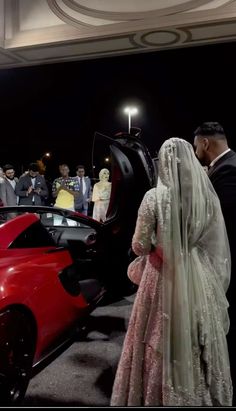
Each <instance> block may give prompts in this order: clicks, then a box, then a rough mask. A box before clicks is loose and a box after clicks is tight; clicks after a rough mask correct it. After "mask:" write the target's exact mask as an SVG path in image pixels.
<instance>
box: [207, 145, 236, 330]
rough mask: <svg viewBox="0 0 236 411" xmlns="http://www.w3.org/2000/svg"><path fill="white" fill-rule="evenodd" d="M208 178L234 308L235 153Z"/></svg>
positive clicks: (211, 171)
mask: <svg viewBox="0 0 236 411" xmlns="http://www.w3.org/2000/svg"><path fill="white" fill-rule="evenodd" d="M208 176H209V178H210V180H211V182H212V185H213V187H214V189H215V191H216V193H217V194H218V197H219V199H220V203H221V209H222V212H223V216H224V219H225V224H226V229H227V234H228V239H229V244H230V250H231V260H232V270H231V272H232V275H231V282H230V287H229V290H228V293H227V296H228V299H229V302H230V304H231V305H234V306H235V307H236V153H235V152H234V151H232V150H230V151H229V152H228V153H226V154H225V155H224V156H223V157H221V158H220V159H219V160H218V161H217V162H216V163H215V165H214V166H212V167H211V168H210V169H209V171H208ZM216 253H217V250H216ZM231 321H232V318H231ZM235 322H236V319H235Z"/></svg>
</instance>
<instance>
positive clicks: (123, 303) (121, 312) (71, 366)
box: [23, 295, 134, 407]
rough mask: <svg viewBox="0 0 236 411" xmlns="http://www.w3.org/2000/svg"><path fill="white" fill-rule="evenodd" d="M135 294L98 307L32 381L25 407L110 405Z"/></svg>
mask: <svg viewBox="0 0 236 411" xmlns="http://www.w3.org/2000/svg"><path fill="white" fill-rule="evenodd" d="M133 301H134V295H132V296H129V297H125V298H123V299H122V300H120V301H118V302H115V303H112V304H109V305H107V306H101V307H98V308H97V309H96V310H95V311H94V312H93V313H92V314H91V316H90V318H89V322H88V328H87V332H86V335H85V336H84V337H83V338H82V337H79V338H78V339H77V340H76V341H75V342H74V343H73V344H72V345H71V346H70V347H69V348H68V349H67V350H66V351H64V352H63V353H62V354H61V355H60V356H59V357H58V358H56V359H55V360H54V361H53V362H52V363H51V364H50V365H48V366H47V367H46V368H45V369H44V370H43V371H41V372H40V373H39V374H38V375H36V376H35V377H34V378H33V379H32V380H31V382H30V384H29V387H28V390H27V393H26V397H25V401H24V404H23V405H24V406H31V407H32V406H33V407H36V406H39V407H41V406H45V407H46V406H49V407H50V406H51V407H54V406H55V407H56V406H61V407H63V406H64V407H70V406H76V407H78V406H101V407H104V406H109V402H110V396H111V390H112V385H113V381H114V376H115V371H116V367H117V364H118V360H119V356H120V353H121V348H122V344H123V340H124V335H125V331H126V329H127V325H128V320H129V316H130V313H131V309H132V305H133Z"/></svg>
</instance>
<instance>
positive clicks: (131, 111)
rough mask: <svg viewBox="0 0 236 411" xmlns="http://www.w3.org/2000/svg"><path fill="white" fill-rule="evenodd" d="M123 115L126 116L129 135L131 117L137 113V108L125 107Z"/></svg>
mask: <svg viewBox="0 0 236 411" xmlns="http://www.w3.org/2000/svg"><path fill="white" fill-rule="evenodd" d="M124 112H125V114H128V132H129V133H130V129H131V117H132V116H134V115H135V114H137V113H138V109H137V107H125V109H124Z"/></svg>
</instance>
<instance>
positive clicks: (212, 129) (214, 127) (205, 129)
mask: <svg viewBox="0 0 236 411" xmlns="http://www.w3.org/2000/svg"><path fill="white" fill-rule="evenodd" d="M194 135H195V136H214V137H215V138H218V139H225V138H226V136H225V131H224V129H223V127H222V126H221V124H220V123H217V122H216V121H215V122H214V121H209V122H205V123H202V124H201V125H200V126H199V127H198V128H197V129H196V130H195V131H194Z"/></svg>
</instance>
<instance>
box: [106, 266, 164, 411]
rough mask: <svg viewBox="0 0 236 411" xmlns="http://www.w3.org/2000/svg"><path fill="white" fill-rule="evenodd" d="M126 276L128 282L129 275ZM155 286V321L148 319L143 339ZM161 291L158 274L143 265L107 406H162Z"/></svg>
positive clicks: (159, 275) (160, 280) (150, 267)
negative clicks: (147, 332) (156, 299)
mask: <svg viewBox="0 0 236 411" xmlns="http://www.w3.org/2000/svg"><path fill="white" fill-rule="evenodd" d="M147 260H148V258H147ZM133 275H134V277H133V279H134V280H135V281H134V282H135V283H137V276H139V273H137V272H136V273H134V272H133ZM129 276H130V278H131V277H132V274H131V275H129ZM131 279H132V278H131ZM155 284H156V286H157V290H158V292H159V294H160V298H159V299H158V304H157V312H156V313H155V318H153V319H151V320H150V321H151V323H149V330H150V331H152V332H150V333H149V334H150V335H147V334H146V329H147V319H148V318H149V310H150V306H151V302H152V300H153V298H154V294H155V288H156V287H155ZM161 289H162V278H161V274H160V273H159V272H158V271H157V270H156V269H155V268H154V267H153V266H152V265H151V264H150V262H149V261H147V263H146V268H145V271H144V273H143V276H142V279H141V283H140V286H139V289H138V292H137V295H136V299H135V303H134V307H133V310H132V314H131V318H130V322H129V328H128V331H127V334H126V337H125V341H124V347H123V352H122V356H121V360H120V363H119V366H118V370H117V374H116V379H115V384H114V387H113V394H112V402H111V405H119V406H126V405H132V406H140V405H147V406H148V405H154V404H155V405H161V404H162V354H161V351H162V308H161V307H162V298H161V296H162V292H161ZM152 340H154V341H155V345H156V346H158V345H159V349H160V352H158V351H156V352H155V353H154V352H153V348H152ZM144 341H145V342H144Z"/></svg>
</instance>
